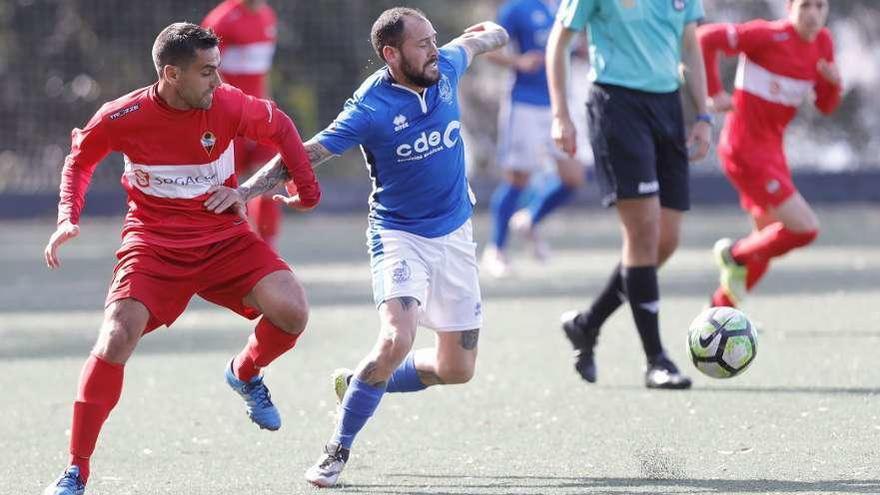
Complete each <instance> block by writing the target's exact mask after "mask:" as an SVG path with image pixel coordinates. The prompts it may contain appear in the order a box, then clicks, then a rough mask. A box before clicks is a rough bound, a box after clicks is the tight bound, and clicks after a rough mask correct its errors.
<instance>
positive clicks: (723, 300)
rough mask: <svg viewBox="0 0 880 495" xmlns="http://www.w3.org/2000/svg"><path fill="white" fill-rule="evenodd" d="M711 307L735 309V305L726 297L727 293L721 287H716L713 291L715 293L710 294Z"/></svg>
mask: <svg viewBox="0 0 880 495" xmlns="http://www.w3.org/2000/svg"><path fill="white" fill-rule="evenodd" d="M712 306H728V307H731V308H735V307H736V304H734V303H733V301H731V300H730V298H729V297H727V291H725V290H724V288H723V287H718V288H717V289H715V293H714V294H712Z"/></svg>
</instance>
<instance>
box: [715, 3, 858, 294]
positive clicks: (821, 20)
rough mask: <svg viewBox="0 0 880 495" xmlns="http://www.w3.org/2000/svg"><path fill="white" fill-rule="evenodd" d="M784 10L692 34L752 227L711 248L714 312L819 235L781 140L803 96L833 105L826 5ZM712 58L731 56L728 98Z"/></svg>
mask: <svg viewBox="0 0 880 495" xmlns="http://www.w3.org/2000/svg"><path fill="white" fill-rule="evenodd" d="M788 12H789V15H788V19H784V20H778V21H772V22H770V21H764V20H755V21H751V22H746V23H744V24H708V25H705V26H702V27H700V29H699V31H698V36H699V38H700V44H701V46H702V49H703V55H704V57H705V59H706V70H707V73H708V85H709V95H710V100H711V103H712V106H714V108H715V110H716V111H730V113H729V115H728V117H727V122H726V124H725V126H724V130H723V131H722V133H721V141H720V143H719V145H718V155H719V157H720V159H721V164H722V166H723V169H724V173H725V174H726V175H727V177H728V178H729V179H730V181H731V183H732V184H733V185H734V187H735V188H736V189H737V191H738V192H739V196H740V203H741V205H742V207H743V209H744V210H746V211H747V212H748V213H749V214H750V215H751V216H752V220H753V222H754V225H755V230H754V231H753V232H752V234H751V235H749V236H748V237H746V238H744V239H740V240H738V241H736V242H732V241H731V240H730V239H721V240H719V241H718V242H717V243H715V248H714V254H715V259H716V262H717V263H718V265H719V268H720V269H721V283H720V287H719V288H718V290H717V291H716V292H715V294H714V295H713V296H712V305H713V306H735V305H737V304H740V303H742V300H743V297H744V296H745V293H746V292H747V291H750V290H752V288H754V286H755V284H757V283H758V280H760V279H761V277H762V276H763V275H764V273H765V272H766V271H767V268H768V266H769V263H770V260H771V259H772V258H775V257H777V256H782V255H783V254H785V253H787V252H789V251H791V250H792V249H795V248H798V247H802V246H806V245H807V244H809V243H811V242H813V240H814V239H815V238H816V236H817V235H818V233H819V222H818V220H817V219H816V214H815V213H814V212H813V210H812V209H811V208H810V205H809V204H807V202H806V200H805V199H804V198H803V196H801V195H800V193H798V191H797V189H796V188H795V186H794V183H793V182H792V178H791V172H790V171H789V169H788V165H787V163H786V160H785V154H784V151H783V143H782V139H783V133H784V132H785V128H786V127H787V126H788V123H789V122H791V120H792V119H793V118H794V116H795V113H796V112H797V108H798V106H799V105H800V104H801V103H802V102H803V101H804V99H805V98H806V97H807V95H808V94H809V93H810V92H811V91H812V92H815V97H816V99H815V105H816V107H817V108H818V109H819V110H820V111H821V112H823V113H825V114H830V113H831V112H833V111H834V110H835V109H836V108H837V106H838V105H839V104H840V95H841V78H840V73H839V71H838V69H837V67H836V66H835V65H834V46H833V42H832V40H831V34H830V32H829V31H828V29H827V28H825V27H824V26H825V21H826V19H827V18H828V0H788ZM719 51H721V52H724V53H725V54H727V55H734V54H737V53H739V54H740V59H739V67H738V69H737V74H736V83H735V86H736V89H735V91H734V93H733V98H731V97H730V95H729V94H728V93H726V92H725V91H724V89H723V86H722V85H721V80H720V78H719V76H718V64H717V54H718V52H719Z"/></svg>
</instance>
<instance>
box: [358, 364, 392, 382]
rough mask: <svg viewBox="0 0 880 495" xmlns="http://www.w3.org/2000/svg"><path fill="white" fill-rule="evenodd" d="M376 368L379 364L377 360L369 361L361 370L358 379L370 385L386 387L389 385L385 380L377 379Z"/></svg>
mask: <svg viewBox="0 0 880 495" xmlns="http://www.w3.org/2000/svg"><path fill="white" fill-rule="evenodd" d="M376 368H378V365H377V364H376V362H375V361H370V362H368V363H367V364H366V365H365V366H364V368H363V369H362V370H360V372H358V380H360V381H362V382H364V383H366V384H367V385H370V386H371V387H384V386H385V385H387V383H386V381H385V380H382V379H377V378H376V377H375V376H374V375H375V374H376Z"/></svg>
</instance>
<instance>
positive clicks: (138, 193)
mask: <svg viewBox="0 0 880 495" xmlns="http://www.w3.org/2000/svg"><path fill="white" fill-rule="evenodd" d="M236 136H244V137H247V138H249V139H252V140H254V141H258V142H262V143H265V144H268V145H273V146H274V147H276V148H277V149H278V150H279V152H280V153H281V156H282V158H283V160H284V163H285V164H286V166H287V168H288V173H289V174H290V176H291V177H292V178H293V181H294V183H295V184H296V186H297V189H298V191H299V194H300V197H301V198H303V200H304V203H306V204H307V206H308V205H315V204H317V203H318V201H319V200H320V196H321V190H320V187H319V185H318V181H317V179H316V178H315V174H314V172H313V171H312V167H311V164H310V162H309V159H308V156H307V155H306V152H305V148H304V147H303V143H302V141H301V139H300V136H299V133H298V132H297V130H296V127H294V125H293V122H292V121H291V120H290V117H288V116H287V115H285V114H284V113H283V112H282V111H280V110H279V109H278V108H277V107H276V106H275V104H274V103H272V102H271V101H268V100H261V99H258V98H254V97H252V96H248V95H245V94H244V93H242V92H241V91H240V90H239V89H237V88H234V87H232V86H229V85H227V84H222V85H221V86H220V87H218V88H217V89H216V90H215V91H214V99H213V102H212V105H211V108H210V109H207V110H204V109H191V110H176V109H174V108H171V107H169V106H168V105H167V104H166V103H165V102H164V101H163V100H162V99H161V97H160V96H159V95H158V84H154V85H153V86H149V87H146V88H142V89H139V90H137V91H134V92H132V93H130V94H128V95H125V96H123V97H122V98H119V99H117V100H115V101H112V102H109V103H106V104H104V105H103V106H102V107H101V109H100V110H98V113H96V114H95V115H94V117H92V119H91V120H90V121H89V123H88V124H87V125H86V126H85V128H83V129H74V130H73V132H72V146H71V151H70V154H69V155H68V156H67V158H66V159H65V162H64V169H63V171H62V178H61V201H60V203H59V205H58V222H59V223H60V222H62V221H64V220H69V221H70V222H71V223H74V224H77V223H79V217H80V213H81V211H82V208H83V205H84V200H85V193H86V190H87V189H88V185H89V182H90V181H91V177H92V173H93V172H94V170H95V167H97V165H98V163H99V162H100V161H101V160H102V159H103V158H104V157H106V156H107V155H108V154H109V153H110V152H112V151H118V152H120V153H122V155H123V158H124V161H125V172H124V174H123V176H122V185H123V187H124V188H125V189H126V191H127V192H128V206H129V210H128V214H127V216H126V218H125V225H124V228H123V233H122V235H123V243H124V244H128V243H140V242H142V243H147V244H155V245H159V246H165V247H172V248H186V247H193V246H202V245H206V244H211V243H213V242H216V241H219V240H222V239H226V238H229V237H233V236H236V235H239V234H241V233H244V232H246V231H248V229H249V227H248V225H247V223H246V222H244V221H243V220H241V218H239V217H238V216H237V215H236V214H235V213H232V212H231V211H230V212H227V213H223V214H215V213H212V212H209V211H208V210H206V209H205V207H204V202H205V200H206V199H207V198H208V196H209V191H210V189H211V188H212V187H214V186H217V185H225V186H227V187H235V186H237V179H236V176H235V166H234V159H233V153H234V151H233V147H234V145H233V142H234V138H235V137H236Z"/></svg>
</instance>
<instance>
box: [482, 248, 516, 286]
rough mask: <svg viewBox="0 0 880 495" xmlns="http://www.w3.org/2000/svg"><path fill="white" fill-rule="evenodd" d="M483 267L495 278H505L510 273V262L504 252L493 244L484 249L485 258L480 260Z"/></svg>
mask: <svg viewBox="0 0 880 495" xmlns="http://www.w3.org/2000/svg"><path fill="white" fill-rule="evenodd" d="M480 264H481V265H482V266H483V269H484V270H486V272H487V273H488V274H489V275H491V276H492V277H495V278H504V277H506V276H508V275H510V264H509V263H508V262H507V256H505V255H504V252H503V251H501V250H499V249H498V248H497V247H495V246H493V245H491V244H490V245H488V246H486V249H484V250H483V259H482V260H481V261H480Z"/></svg>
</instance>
